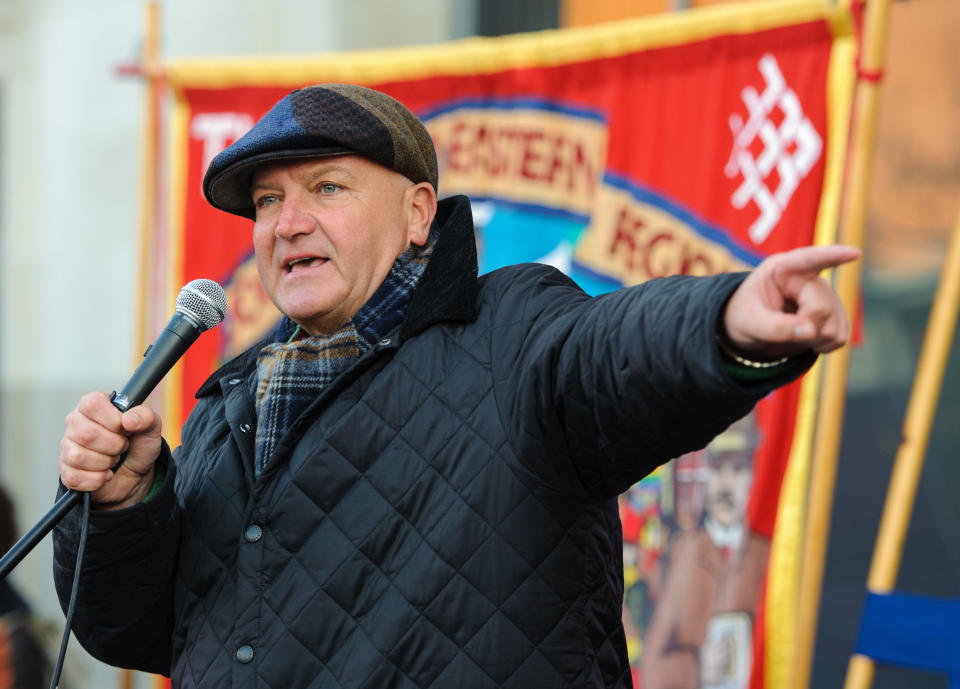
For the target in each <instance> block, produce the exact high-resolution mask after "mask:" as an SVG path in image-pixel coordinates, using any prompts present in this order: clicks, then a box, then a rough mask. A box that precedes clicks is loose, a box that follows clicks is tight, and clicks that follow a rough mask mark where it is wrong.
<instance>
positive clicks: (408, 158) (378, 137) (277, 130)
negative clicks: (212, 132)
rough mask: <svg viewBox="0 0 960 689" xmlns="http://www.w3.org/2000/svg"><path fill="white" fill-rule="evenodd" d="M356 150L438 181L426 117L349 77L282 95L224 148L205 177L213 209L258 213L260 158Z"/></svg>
mask: <svg viewBox="0 0 960 689" xmlns="http://www.w3.org/2000/svg"><path fill="white" fill-rule="evenodd" d="M345 153H356V154H358V155H362V156H364V157H366V158H369V159H370V160H372V161H374V162H376V163H379V164H380V165H383V166H384V167H386V168H389V169H391V170H394V171H396V172H399V173H400V174H402V175H404V176H406V177H408V178H409V179H410V180H411V181H413V182H430V184H432V185H433V187H434V189H436V188H437V154H436V151H435V150H434V147H433V140H432V139H431V138H430V134H429V133H428V132H427V130H426V128H425V127H424V126H423V123H422V122H421V121H420V120H418V119H417V117H416V116H415V115H414V114H413V113H412V112H410V111H409V110H408V109H407V108H406V107H405V106H404V105H403V104H401V103H400V102H399V101H397V100H395V99H393V98H391V97H390V96H388V95H386V94H385V93H381V92H379V91H374V90H373V89H369V88H365V87H363V86H353V85H351V84H318V85H316V86H308V87H306V88H302V89H298V90H296V91H293V92H292V93H289V94H287V95H286V96H284V97H283V99H281V100H280V101H279V102H278V103H277V104H276V105H274V106H273V107H272V108H271V109H270V111H269V112H268V113H267V114H266V115H264V116H263V117H262V118H260V121H259V122H257V123H256V124H255V125H253V128H252V129H251V130H250V131H249V132H247V133H246V134H244V135H243V136H242V137H241V138H240V139H237V141H235V142H234V143H233V144H231V145H230V146H228V147H227V148H226V149H224V150H223V151H221V152H220V154H219V155H217V156H216V157H215V158H214V159H213V161H212V162H211V163H210V167H208V168H207V172H206V174H205V175H204V177H203V194H204V196H206V197H207V201H209V202H210V204H211V205H212V206H214V207H215V208H219V209H220V210H223V211H226V212H228V213H233V214H235V215H240V216H243V217H245V218H251V219H253V218H254V217H255V216H256V209H255V208H254V206H253V201H252V200H251V196H250V182H251V180H252V178H253V173H254V171H255V170H256V169H257V167H259V166H260V165H262V164H264V163H267V162H270V161H275V160H284V159H293V158H313V157H323V156H332V155H342V154H345Z"/></svg>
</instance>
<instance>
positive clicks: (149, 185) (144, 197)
mask: <svg viewBox="0 0 960 689" xmlns="http://www.w3.org/2000/svg"><path fill="white" fill-rule="evenodd" d="M158 15H159V8H158V6H157V2H156V1H155V0H151V1H150V2H148V3H147V4H146V7H145V11H144V32H143V54H142V56H141V63H140V64H141V69H140V73H141V76H143V77H144V78H145V79H146V80H147V88H146V91H145V93H144V99H143V130H142V132H141V138H140V157H141V163H140V217H139V222H138V229H139V232H138V238H139V246H138V254H139V255H138V257H137V258H138V260H137V265H138V275H139V284H138V285H137V300H136V305H135V310H136V313H135V316H134V317H135V319H136V335H135V336H134V338H133V347H134V351H133V360H134V361H135V362H139V361H140V359H141V357H142V356H143V350H144V349H145V348H146V346H147V327H148V314H149V312H150V305H149V299H150V294H149V285H150V284H151V282H152V281H151V279H150V275H151V272H152V269H151V261H150V247H151V244H152V242H151V237H152V235H153V226H154V220H155V218H156V210H157V198H156V197H157V160H158V157H159V151H158V147H159V144H158V126H157V116H158V112H157V111H158V107H159V102H160V96H159V85H160V84H159V79H158V76H157V70H156V65H157V60H158V56H159V42H160V39H159V33H160V32H159V29H158V25H159V20H158Z"/></svg>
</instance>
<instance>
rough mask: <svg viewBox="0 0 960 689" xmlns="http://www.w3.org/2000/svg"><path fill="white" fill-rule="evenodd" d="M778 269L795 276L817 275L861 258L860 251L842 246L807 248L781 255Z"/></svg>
mask: <svg viewBox="0 0 960 689" xmlns="http://www.w3.org/2000/svg"><path fill="white" fill-rule="evenodd" d="M779 258H780V260H779V262H778V264H777V269H778V270H780V271H784V272H786V273H792V274H794V275H800V274H806V275H817V274H818V273H820V271H823V270H826V269H827V268H835V267H836V266H839V265H842V264H844V263H847V262H849V261H853V260H855V259H857V258H860V249H857V248H856V247H853V246H844V245H842V244H832V245H830V246H805V247H801V248H799V249H794V250H793V251H788V252H786V253H784V254H781V255H780V257H779Z"/></svg>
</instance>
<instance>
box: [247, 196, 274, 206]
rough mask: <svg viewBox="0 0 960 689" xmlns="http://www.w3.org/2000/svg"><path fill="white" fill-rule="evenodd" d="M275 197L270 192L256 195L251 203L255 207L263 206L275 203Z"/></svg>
mask: <svg viewBox="0 0 960 689" xmlns="http://www.w3.org/2000/svg"><path fill="white" fill-rule="evenodd" d="M276 201H277V197H276V196H273V195H272V194H264V195H263V196H260V197H258V198H257V199H256V200H255V201H254V202H253V205H254V206H256V207H257V208H265V207H266V206H271V205H273V204H274V203H276Z"/></svg>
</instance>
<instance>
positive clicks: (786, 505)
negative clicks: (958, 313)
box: [764, 7, 857, 687]
mask: <svg viewBox="0 0 960 689" xmlns="http://www.w3.org/2000/svg"><path fill="white" fill-rule="evenodd" d="M847 11H849V7H848V10H847ZM851 17H852V15H851ZM856 52H857V42H856V37H855V36H854V35H852V34H851V35H846V36H841V37H835V40H834V45H833V50H832V51H831V56H830V66H829V71H828V75H827V126H828V130H829V131H828V135H827V142H828V148H827V152H826V170H825V174H824V181H823V193H822V195H821V197H820V209H819V212H818V215H817V226H816V230H815V236H814V244H815V245H828V244H833V243H834V242H836V241H837V228H838V224H839V218H840V204H841V200H842V191H843V179H844V175H845V172H846V159H847V147H848V145H849V132H850V119H851V114H852V109H853V94H854V86H855V84H856V68H855V64H856ZM822 373H823V366H822V360H821V361H818V362H817V363H816V365H815V366H814V368H813V369H811V370H810V371H809V372H808V373H807V374H806V376H805V377H804V379H803V382H802V383H801V388H800V401H799V404H798V408H797V415H796V421H795V425H794V436H793V437H794V439H793V445H792V446H791V448H790V457H789V460H788V464H787V470H786V473H785V474H784V478H783V484H782V487H781V489H780V502H779V505H778V507H777V520H776V526H775V528H774V534H773V543H772V545H771V548H770V559H769V564H768V568H767V593H766V600H765V611H766V612H765V615H764V640H765V641H764V686H765V687H786V686H788V684H789V681H790V673H791V671H792V667H793V664H792V659H793V653H794V649H795V648H796V632H797V616H798V612H797V611H798V606H799V602H800V601H799V598H798V596H799V589H800V586H799V585H800V568H801V557H802V553H803V540H804V533H803V531H804V526H805V523H806V507H807V500H808V497H809V484H810V471H811V462H812V454H813V438H814V433H815V430H816V416H817V407H818V404H819V399H820V389H821V382H822V381H821V378H822Z"/></svg>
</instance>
